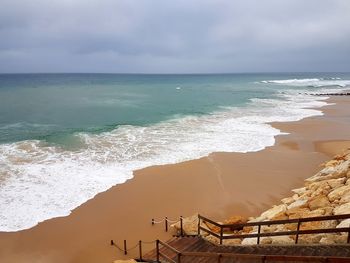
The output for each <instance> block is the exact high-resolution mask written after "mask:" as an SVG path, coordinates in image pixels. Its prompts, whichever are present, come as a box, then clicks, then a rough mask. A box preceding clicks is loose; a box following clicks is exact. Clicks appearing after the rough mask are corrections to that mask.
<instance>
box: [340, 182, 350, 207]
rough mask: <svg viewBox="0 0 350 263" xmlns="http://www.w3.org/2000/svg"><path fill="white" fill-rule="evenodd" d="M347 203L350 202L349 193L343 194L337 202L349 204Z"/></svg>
mask: <svg viewBox="0 0 350 263" xmlns="http://www.w3.org/2000/svg"><path fill="white" fill-rule="evenodd" d="M349 188H350V185H349ZM349 202H350V191H349V192H346V193H344V194H343V195H342V197H341V198H340V200H339V203H340V204H344V203H349Z"/></svg>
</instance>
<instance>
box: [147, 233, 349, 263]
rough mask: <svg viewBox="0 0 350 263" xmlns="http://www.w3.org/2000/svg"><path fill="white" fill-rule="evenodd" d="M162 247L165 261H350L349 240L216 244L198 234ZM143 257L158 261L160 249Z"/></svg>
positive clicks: (175, 239)
mask: <svg viewBox="0 0 350 263" xmlns="http://www.w3.org/2000/svg"><path fill="white" fill-rule="evenodd" d="M168 246H169V247H170V248H169V247H168ZM171 248H173V249H171ZM159 251H160V252H161V253H162V254H163V255H164V256H162V257H160V261H161V262H181V263H187V262H203V263H207V262H208V263H210V262H220V263H226V262H227V263H228V262H242V263H243V262H246V263H248V262H249V263H250V262H266V263H267V262H271V263H272V262H286V261H288V262H341V263H343V262H350V245H348V244H342V245H278V246H277V245H252V246H242V245H238V246H222V245H220V246H216V245H214V244H212V243H210V242H208V241H206V240H204V239H203V238H201V237H198V236H195V237H177V238H172V239H170V240H169V241H167V242H166V243H165V245H160V247H159ZM178 252H180V253H181V258H180V259H179V253H178ZM167 258H168V259H167ZM143 259H144V260H145V261H146V260H147V261H150V262H154V261H156V259H157V250H156V249H155V250H153V251H151V252H149V253H147V254H146V255H144V256H143Z"/></svg>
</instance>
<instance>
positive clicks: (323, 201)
mask: <svg viewBox="0 0 350 263" xmlns="http://www.w3.org/2000/svg"><path fill="white" fill-rule="evenodd" d="M308 205H309V208H310V210H315V209H318V208H322V207H327V206H329V205H330V202H329V200H328V198H327V196H325V195H319V196H316V197H314V198H313V199H311V200H310V201H309V203H308Z"/></svg>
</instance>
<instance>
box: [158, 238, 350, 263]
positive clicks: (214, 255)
mask: <svg viewBox="0 0 350 263" xmlns="http://www.w3.org/2000/svg"><path fill="white" fill-rule="evenodd" d="M157 242H158V243H161V244H162V245H164V246H166V247H167V248H169V249H170V250H172V251H173V252H175V253H176V255H175V258H176V260H175V259H173V258H170V257H169V256H167V255H165V254H164V253H162V252H160V251H159V250H160V249H159V246H157V253H158V254H159V255H161V256H162V257H164V258H166V259H167V260H169V261H170V262H175V263H176V262H180V259H182V258H183V257H206V258H216V259H218V261H220V258H245V259H260V260H261V261H262V262H267V261H270V260H274V261H283V262H285V261H301V262H308V261H312V262H315V261H319V262H349V258H348V257H333V256H292V255H260V254H234V253H227V252H226V253H215V252H187V251H184V252H180V251H178V250H177V249H175V248H173V247H171V246H169V245H168V244H166V243H164V242H162V241H160V240H158V241H157ZM158 260H159V259H158Z"/></svg>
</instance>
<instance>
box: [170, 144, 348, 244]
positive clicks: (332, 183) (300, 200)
mask: <svg viewBox="0 0 350 263" xmlns="http://www.w3.org/2000/svg"><path fill="white" fill-rule="evenodd" d="M349 167H350V150H347V151H346V152H344V154H342V155H337V156H335V157H334V158H333V159H332V160H331V161H329V162H327V163H325V164H323V169H322V170H321V171H319V172H318V173H317V174H315V175H314V176H312V177H310V178H308V179H306V180H305V184H304V187H302V188H298V189H294V190H292V192H293V195H292V196H290V197H287V198H283V199H282V200H281V203H280V204H279V205H275V206H273V207H272V208H271V209H269V210H267V211H265V212H263V213H262V214H261V215H260V216H258V217H256V218H250V219H249V220H246V219H244V218H242V217H240V216H235V217H232V218H231V219H229V220H226V221H225V222H223V223H226V224H234V223H245V222H259V221H270V220H283V219H296V218H305V217H315V216H328V215H341V214H350V169H349ZM197 225H198V218H197V215H195V216H192V217H190V218H186V219H184V231H185V233H187V234H197ZM202 226H203V227H206V228H209V229H211V230H212V231H214V232H217V233H219V231H220V230H219V229H218V228H217V227H215V226H213V225H211V224H208V223H205V222H203V223H202ZM349 226H350V219H346V220H342V221H337V220H328V221H317V222H304V223H302V224H301V226H300V229H301V230H306V229H322V228H335V227H337V228H341V227H349ZM173 227H175V228H177V229H179V224H178V225H176V224H175V225H173ZM296 228H297V224H286V225H271V226H269V227H268V226H263V227H261V232H280V231H290V230H296ZM247 233H257V227H245V228H244V229H231V230H228V231H225V233H224V235H232V234H247ZM206 238H207V239H208V240H209V241H211V242H216V243H217V242H218V239H217V238H215V237H213V236H206ZM346 240H347V233H329V234H311V235H300V236H299V239H298V243H301V244H303V243H304V244H305V243H322V244H335V243H345V242H346ZM256 243H257V240H256V238H244V239H233V240H224V245H230V244H242V245H251V244H256ZM260 243H261V244H294V243H295V236H277V237H263V238H261V239H260Z"/></svg>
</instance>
